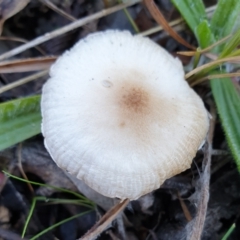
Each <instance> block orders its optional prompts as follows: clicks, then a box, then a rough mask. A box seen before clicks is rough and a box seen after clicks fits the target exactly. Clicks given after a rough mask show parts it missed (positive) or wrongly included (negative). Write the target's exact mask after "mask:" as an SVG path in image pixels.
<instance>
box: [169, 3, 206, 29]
mask: <svg viewBox="0 0 240 240" xmlns="http://www.w3.org/2000/svg"><path fill="white" fill-rule="evenodd" d="M172 3H173V4H174V5H175V7H176V8H177V9H178V10H179V11H180V13H181V15H182V17H183V18H184V19H185V21H186V22H187V24H188V26H189V27H190V28H191V30H192V31H193V32H194V33H195V30H196V27H197V26H198V25H199V24H200V23H201V22H202V21H204V20H206V19H207V15H206V12H205V7H204V4H203V1H202V0H172Z"/></svg>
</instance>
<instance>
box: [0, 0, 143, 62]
mask: <svg viewBox="0 0 240 240" xmlns="http://www.w3.org/2000/svg"><path fill="white" fill-rule="evenodd" d="M138 2H140V0H134V1H131V2H130V3H126V4H119V5H117V6H114V7H111V8H108V9H104V10H102V11H100V12H97V13H95V14H93V15H91V16H87V17H84V18H81V19H79V20H77V21H75V22H72V23H70V24H68V25H66V26H64V27H61V28H60V29H57V30H55V31H52V32H50V33H46V34H44V35H42V36H40V37H37V38H35V39H33V40H32V41H30V42H28V43H26V44H23V45H21V46H19V47H16V48H14V49H12V50H10V51H9V52H6V53H4V54H2V55H0V60H4V59H6V58H10V57H12V56H15V55H17V54H19V53H21V52H23V51H25V50H27V49H29V48H32V47H35V46H37V45H39V44H41V43H44V42H46V41H48V40H50V39H53V38H55V37H58V36H60V35H62V34H64V33H67V32H69V31H72V30H74V29H76V28H79V27H81V26H83V25H85V24H87V23H89V22H91V21H93V20H95V19H98V18H101V17H104V16H107V15H109V14H111V13H114V12H117V11H119V10H121V9H123V8H126V7H129V6H131V5H134V4H136V3H138Z"/></svg>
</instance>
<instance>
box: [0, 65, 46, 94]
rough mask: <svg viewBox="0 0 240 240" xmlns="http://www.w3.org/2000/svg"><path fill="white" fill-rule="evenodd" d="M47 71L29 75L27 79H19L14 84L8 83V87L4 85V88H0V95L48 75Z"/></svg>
mask: <svg viewBox="0 0 240 240" xmlns="http://www.w3.org/2000/svg"><path fill="white" fill-rule="evenodd" d="M48 71H49V70H44V71H41V72H38V73H35V74H32V75H30V76H28V77H25V78H21V79H19V80H17V81H16V82H13V83H10V84H8V85H6V86H4V87H1V88H0V94H1V93H3V92H6V91H9V90H11V89H13V88H15V87H18V86H20V85H22V84H25V83H28V82H31V81H33V80H36V79H38V78H40V77H43V76H45V75H47V74H48Z"/></svg>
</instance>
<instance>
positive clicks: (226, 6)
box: [211, 0, 240, 40]
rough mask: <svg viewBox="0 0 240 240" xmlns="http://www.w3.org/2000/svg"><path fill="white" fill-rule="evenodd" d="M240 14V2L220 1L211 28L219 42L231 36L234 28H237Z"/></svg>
mask: <svg viewBox="0 0 240 240" xmlns="http://www.w3.org/2000/svg"><path fill="white" fill-rule="evenodd" d="M239 13H240V1H239V0H219V1H218V4H217V8H216V10H215V12H214V14H213V17H212V21H211V28H212V31H213V33H214V35H215V37H216V39H217V40H219V39H221V38H223V37H225V36H227V35H229V34H230V33H231V32H232V31H233V30H234V27H235V28H237V27H238V26H237V24H240V23H239V22H238V21H237V18H238V17H239Z"/></svg>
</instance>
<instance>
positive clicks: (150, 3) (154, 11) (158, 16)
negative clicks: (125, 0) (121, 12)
mask: <svg viewBox="0 0 240 240" xmlns="http://www.w3.org/2000/svg"><path fill="white" fill-rule="evenodd" d="M143 2H144V3H145V5H146V6H147V8H148V10H149V12H150V13H151V15H152V17H153V18H154V19H155V21H156V22H157V23H158V24H159V25H161V26H162V27H163V29H164V30H165V31H166V32H168V33H169V35H170V36H171V37H173V38H174V39H175V40H176V41H178V42H179V43H181V44H182V45H184V46H185V47H187V48H190V49H193V50H195V49H196V48H195V47H194V46H192V45H191V44H189V43H188V42H187V41H185V40H184V39H183V38H182V37H181V36H180V35H178V33H177V32H175V30H174V29H173V28H172V27H171V26H170V25H169V23H168V22H167V20H166V19H165V18H164V16H163V14H162V13H161V11H160V10H159V9H158V7H157V5H156V4H155V2H154V0H143Z"/></svg>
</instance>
